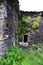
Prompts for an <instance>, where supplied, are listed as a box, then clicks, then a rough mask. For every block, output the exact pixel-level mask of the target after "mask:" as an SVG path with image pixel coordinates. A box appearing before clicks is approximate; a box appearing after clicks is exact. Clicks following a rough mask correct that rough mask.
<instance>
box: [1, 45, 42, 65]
mask: <svg viewBox="0 0 43 65" xmlns="http://www.w3.org/2000/svg"><path fill="white" fill-rule="evenodd" d="M34 47H37V50H33V49H32V48H33V47H30V49H28V50H27V51H28V52H23V50H22V49H21V48H18V47H17V46H15V47H14V46H13V47H11V48H10V49H9V52H8V53H7V55H6V58H4V59H0V65H43V51H42V50H43V47H42V46H41V45H39V44H38V45H34Z"/></svg>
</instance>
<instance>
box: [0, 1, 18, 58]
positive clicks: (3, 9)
mask: <svg viewBox="0 0 43 65" xmlns="http://www.w3.org/2000/svg"><path fill="white" fill-rule="evenodd" d="M18 15H19V2H18V0H1V1H0V57H4V56H5V55H6V53H7V51H8V49H9V47H10V46H11V45H16V44H17V43H18V35H17V29H18Z"/></svg>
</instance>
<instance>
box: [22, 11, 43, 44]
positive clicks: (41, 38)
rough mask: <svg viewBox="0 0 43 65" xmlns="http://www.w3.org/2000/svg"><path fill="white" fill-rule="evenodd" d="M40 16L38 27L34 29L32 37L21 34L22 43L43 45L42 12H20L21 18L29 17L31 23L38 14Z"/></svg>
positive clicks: (27, 34)
mask: <svg viewBox="0 0 43 65" xmlns="http://www.w3.org/2000/svg"><path fill="white" fill-rule="evenodd" d="M40 13H42V14H41V20H40V26H39V27H38V28H37V29H36V31H35V34H34V35H32V34H30V33H29V32H28V33H26V34H22V37H21V38H22V42H28V43H43V12H24V11H21V16H22V18H26V17H28V16H30V17H31V18H32V22H34V19H35V17H36V16H37V15H38V14H40Z"/></svg>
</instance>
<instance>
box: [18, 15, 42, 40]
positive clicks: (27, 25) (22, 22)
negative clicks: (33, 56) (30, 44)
mask: <svg viewBox="0 0 43 65" xmlns="http://www.w3.org/2000/svg"><path fill="white" fill-rule="evenodd" d="M40 19H41V16H39V15H38V16H36V17H35V20H34V21H33V19H32V18H31V17H30V16H28V17H26V18H22V17H21V18H20V19H19V22H18V25H19V26H18V39H19V41H21V40H22V38H21V37H22V34H26V33H32V34H33V32H34V33H35V30H36V29H37V28H38V27H39V23H40Z"/></svg>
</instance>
